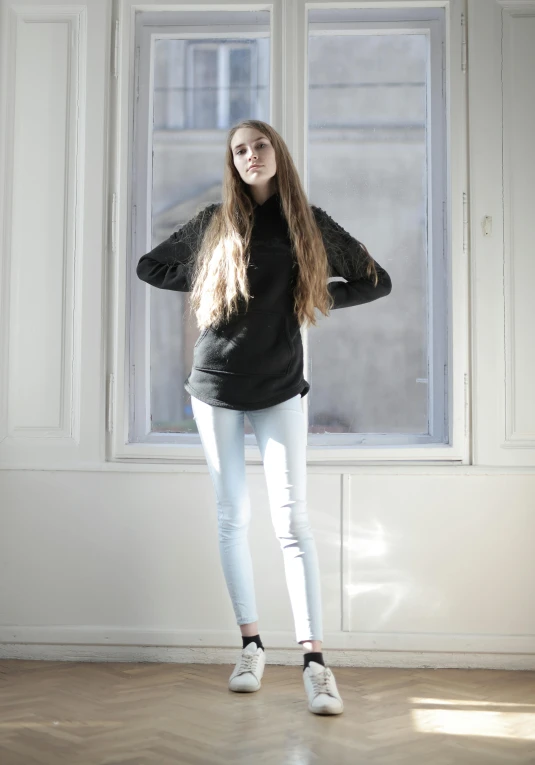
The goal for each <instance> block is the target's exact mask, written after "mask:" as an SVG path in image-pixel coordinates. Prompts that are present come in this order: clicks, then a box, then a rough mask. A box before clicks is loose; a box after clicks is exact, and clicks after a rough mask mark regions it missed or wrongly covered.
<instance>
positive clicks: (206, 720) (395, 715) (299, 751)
mask: <svg viewBox="0 0 535 765" xmlns="http://www.w3.org/2000/svg"><path fill="white" fill-rule="evenodd" d="M238 653H239V649H237V654H236V658H237V657H238ZM326 658H327V656H326ZM268 661H269V659H268ZM232 669H233V665H229V664H224V665H222V664H218V665H207V664H168V663H163V664H155V663H139V664H138V663H136V664H127V663H120V662H118V663H100V664H95V663H84V662H53V661H21V660H9V661H6V660H4V661H2V662H0V763H1V765H119V764H120V765H258V764H259V765H377V764H378V763H383V764H384V765H516V763H530V764H533V763H535V672H520V671H511V672H508V671H496V670H457V669H439V670H429V669H419V670H405V669H383V668H342V667H332V669H333V672H334V675H335V678H336V681H337V684H338V689H339V691H340V693H341V696H342V698H343V699H344V704H345V711H344V713H343V714H342V715H337V716H332V717H324V716H319V715H314V714H312V713H311V712H309V711H308V709H307V701H306V696H305V691H304V686H303V680H302V669H301V667H299V666H291V667H288V666H277V665H269V664H268V665H267V666H266V669H265V673H264V677H263V680H262V688H261V689H260V690H259V691H257V692H256V693H240V694H238V693H233V692H232V691H229V690H228V688H227V681H228V677H229V675H230V673H231V671H232Z"/></svg>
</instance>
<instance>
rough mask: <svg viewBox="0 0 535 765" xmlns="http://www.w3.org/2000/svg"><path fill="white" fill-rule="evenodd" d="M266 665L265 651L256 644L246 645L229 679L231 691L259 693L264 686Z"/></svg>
mask: <svg viewBox="0 0 535 765" xmlns="http://www.w3.org/2000/svg"><path fill="white" fill-rule="evenodd" d="M265 664H266V654H265V651H264V649H263V648H260V646H257V645H256V643H255V642H252V643H249V644H248V645H246V646H245V648H243V649H242V652H241V654H240V658H239V659H238V662H237V664H236V666H235V667H234V671H233V672H232V674H231V676H230V678H229V682H228V687H229V689H230V690H231V691H237V692H238V693H251V692H252V691H257V690H258V689H259V688H260V686H261V685H262V683H261V682H260V680H261V679H262V675H263V674H264V667H265Z"/></svg>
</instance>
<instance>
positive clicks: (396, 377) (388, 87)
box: [308, 30, 429, 434]
mask: <svg viewBox="0 0 535 765" xmlns="http://www.w3.org/2000/svg"><path fill="white" fill-rule="evenodd" d="M428 57H429V46H428V38H427V37H426V35H425V34H409V33H403V34H377V33H375V32H374V30H372V31H371V32H369V33H366V34H355V35H338V34H336V32H334V33H333V34H329V35H325V34H324V35H320V34H316V35H315V34H313V33H311V34H310V39H309V83H310V86H309V87H310V90H309V114H308V120H309V146H308V177H309V198H310V200H311V202H312V203H313V204H316V205H318V206H319V207H321V208H323V209H324V210H325V211H326V212H327V213H329V215H330V216H331V217H332V218H334V220H336V221H337V222H338V223H339V224H340V225H341V226H343V228H345V229H346V230H347V231H349V232H350V233H351V234H352V235H353V236H354V237H355V238H356V239H358V240H359V241H361V242H363V243H364V244H365V245H366V246H367V248H368V250H369V251H370V254H371V255H372V257H374V258H375V259H376V260H377V261H378V262H379V263H380V264H381V265H382V266H383V267H384V268H385V269H386V270H387V271H388V273H389V274H390V275H391V277H392V284H393V288H392V293H391V294H390V295H389V296H387V297H386V298H383V299H379V300H377V301H373V302H371V303H367V304H364V305H357V306H352V307H350V308H341V309H336V310H334V311H331V314H330V317H329V319H328V320H327V319H326V317H324V316H323V315H322V314H321V313H319V311H318V312H317V317H318V319H317V321H318V326H317V327H312V328H310V330H309V335H308V338H309V360H310V368H309V376H310V382H311V390H310V393H309V413H310V420H309V423H310V424H309V431H310V433H409V434H413V433H424V434H425V433H427V432H428V396H427V387H428V386H427V378H428V370H427V363H428V361H427V360H428V350H429V349H428V340H427V338H428V316H427V313H428V311H427V305H428V294H427V241H426V236H427V231H426V229H427V180H426V174H427V161H428V157H427V154H426V143H427V125H426V84H427V82H426V78H427V70H428ZM333 370H336V372H335V373H334V374H333Z"/></svg>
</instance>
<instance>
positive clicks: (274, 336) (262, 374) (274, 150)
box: [137, 120, 392, 714]
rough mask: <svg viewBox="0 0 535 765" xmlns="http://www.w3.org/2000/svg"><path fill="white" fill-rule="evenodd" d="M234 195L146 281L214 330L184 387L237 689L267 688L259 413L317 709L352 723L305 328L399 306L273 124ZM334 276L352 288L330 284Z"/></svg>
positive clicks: (257, 139) (232, 158)
mask: <svg viewBox="0 0 535 765" xmlns="http://www.w3.org/2000/svg"><path fill="white" fill-rule="evenodd" d="M222 196H223V201H222V203H219V204H212V205H208V206H207V207H205V208H204V209H203V210H202V211H201V212H200V213H198V214H197V215H196V216H195V217H194V218H192V219H191V220H190V221H188V223H186V224H185V225H184V226H183V227H182V228H181V229H180V230H179V231H176V232H174V233H173V234H172V235H171V236H170V237H169V239H167V240H166V241H165V242H162V243H161V244H159V245H158V246H157V247H155V248H154V249H153V250H152V251H151V252H149V253H148V254H146V255H144V256H143V257H142V258H141V259H140V261H139V264H138V266H137V275H138V276H139V278H140V279H143V280H144V281H146V282H148V283H149V284H151V285H153V286H154V287H159V288H161V289H170V290H180V291H182V292H189V293H190V309H191V311H192V312H193V313H194V314H195V317H196V320H197V324H198V327H199V329H200V330H201V332H200V335H199V337H198V339H197V341H196V343H195V347H194V354H193V365H192V370H191V373H190V375H189V377H188V378H187V379H186V380H185V382H184V388H185V389H186V391H187V392H188V393H189V394H190V395H191V404H192V410H193V416H194V418H195V421H196V424H197V429H198V432H199V436H200V439H201V443H202V446H203V450H204V453H205V457H206V462H207V465H208V469H209V472H210V476H211V480H212V482H213V486H214V490H215V494H216V497H217V512H218V535H219V550H220V555H221V564H222V568H223V572H224V575H225V580H226V583H227V587H228V591H229V595H230V598H231V601H232V605H233V608H234V613H235V615H236V620H237V624H238V625H239V626H240V629H241V634H242V642H243V646H242V651H241V654H240V657H239V659H238V662H237V664H236V667H235V668H234V670H233V672H232V674H231V676H230V679H229V688H230V690H232V691H241V692H250V691H257V690H258V689H259V688H260V686H261V682H260V681H261V678H262V676H263V672H264V665H265V652H264V647H263V645H262V641H261V640H260V635H259V630H258V615H257V610H256V601H255V590H254V581H253V569H252V563H251V556H250V551H249V546H248V540H247V534H248V526H249V519H250V515H251V508H250V501H249V495H248V491H247V486H246V472H245V456H244V455H245V448H244V430H243V428H244V415H245V413H247V417H248V419H249V421H250V422H251V425H252V427H253V430H254V432H255V436H256V440H257V443H258V447H259V449H260V453H261V455H262V462H263V465H264V471H265V475H266V480H267V486H268V494H269V503H270V509H271V518H272V522H273V526H274V530H275V534H276V536H277V539H278V540H279V543H280V546H281V549H282V554H283V560H284V568H285V576H286V582H287V587H288V593H289V596H290V602H291V607H292V611H293V616H294V623H295V635H296V640H297V643H299V644H301V645H302V646H303V649H304V666H303V680H304V686H305V690H306V693H307V697H308V709H309V710H310V711H311V712H313V713H315V714H340V713H341V712H342V711H343V702H342V699H341V697H340V694H339V692H338V689H337V687H336V681H335V679H334V675H333V673H332V671H331V670H330V668H328V667H327V666H326V665H325V661H324V658H323V654H322V651H321V647H322V641H323V627H322V605H321V597H320V573H319V567H318V557H317V552H316V547H315V542H314V537H313V535H312V531H311V528H310V524H309V519H308V515H307V506H306V440H307V434H306V428H305V422H304V414H303V410H302V406H301V399H302V397H303V396H305V395H306V394H307V393H308V391H309V389H310V384H309V383H308V382H307V381H306V380H305V379H304V377H303V346H302V341H301V333H300V327H301V326H309V325H311V324H312V325H315V324H316V320H315V316H314V309H315V308H318V309H319V310H320V311H321V312H322V313H323V314H324V315H325V316H328V314H329V310H330V309H335V308H345V307H349V306H355V305H359V304H361V303H367V302H370V301H372V300H376V299H377V298H380V297H383V296H385V295H388V294H389V293H390V291H391V288H392V285H391V281H390V277H389V275H388V274H387V272H386V271H385V270H384V269H383V268H382V267H381V266H380V265H379V263H377V261H375V260H374V259H373V258H372V257H371V256H370V254H369V252H368V250H367V249H366V247H365V246H364V245H363V244H361V243H360V242H359V241H357V240H356V239H354V238H353V237H352V236H351V235H350V234H348V233H347V231H345V230H344V229H343V228H342V227H341V226H339V225H338V224H337V223H335V221H334V220H332V218H330V217H329V216H328V215H327V214H326V213H325V212H324V211H323V210H321V209H320V208H318V207H315V206H314V205H309V203H308V201H307V198H306V195H305V193H304V191H303V188H302V186H301V182H300V180H299V176H298V174H297V171H296V168H295V166H294V163H293V161H292V158H291V156H290V152H289V151H288V148H287V146H286V144H285V142H284V141H283V139H282V138H281V136H280V135H279V134H278V133H277V132H276V131H275V130H274V129H273V128H272V127H271V126H270V125H268V124H267V123H265V122H261V121H259V120H246V121H244V122H241V123H240V124H238V125H236V126H235V127H233V128H232V129H231V130H230V131H229V133H228V137H227V144H226V152H225V164H224V170H223V193H222ZM330 276H342V277H343V278H345V279H346V281H345V282H340V281H338V282H329V283H327V279H328V278H329V277H330Z"/></svg>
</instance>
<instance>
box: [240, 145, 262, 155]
mask: <svg viewBox="0 0 535 765" xmlns="http://www.w3.org/2000/svg"><path fill="white" fill-rule="evenodd" d="M258 146H267V144H265V143H259V144H258ZM242 151H244V150H243V149H240V150H239V151H238V152H237V154H241V153H242Z"/></svg>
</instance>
